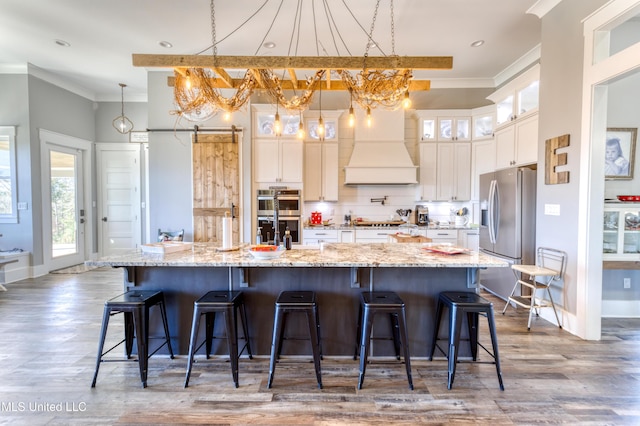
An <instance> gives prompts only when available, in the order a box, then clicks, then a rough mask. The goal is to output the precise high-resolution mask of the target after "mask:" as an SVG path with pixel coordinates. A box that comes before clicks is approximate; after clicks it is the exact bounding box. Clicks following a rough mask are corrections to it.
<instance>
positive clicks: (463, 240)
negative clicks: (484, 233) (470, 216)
mask: <svg viewBox="0 0 640 426" xmlns="http://www.w3.org/2000/svg"><path fill="white" fill-rule="evenodd" d="M458 246H459V247H464V248H468V249H469V250H473V251H478V249H479V248H480V230H479V229H459V230H458Z"/></svg>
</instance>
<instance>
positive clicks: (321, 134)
mask: <svg viewBox="0 0 640 426" xmlns="http://www.w3.org/2000/svg"><path fill="white" fill-rule="evenodd" d="M319 106H320V116H319V117H318V139H320V140H321V141H324V120H323V119H322V80H320V100H319Z"/></svg>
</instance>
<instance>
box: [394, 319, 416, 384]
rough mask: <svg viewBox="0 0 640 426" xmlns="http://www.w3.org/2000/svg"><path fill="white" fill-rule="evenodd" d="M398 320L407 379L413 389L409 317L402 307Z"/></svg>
mask: <svg viewBox="0 0 640 426" xmlns="http://www.w3.org/2000/svg"><path fill="white" fill-rule="evenodd" d="M396 320H397V321H398V329H399V331H400V341H401V342H402V346H403V349H404V364H405V366H406V368H407V380H408V381H409V389H411V390H413V378H412V377H411V356H410V355H409V338H408V337H407V318H406V314H405V310H404V309H402V312H401V314H400V315H396Z"/></svg>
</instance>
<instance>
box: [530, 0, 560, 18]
mask: <svg viewBox="0 0 640 426" xmlns="http://www.w3.org/2000/svg"><path fill="white" fill-rule="evenodd" d="M561 1H562V0H538V1H537V2H536V3H535V4H534V5H533V6H531V7H530V8H529V9H528V10H527V13H531V14H532V15H536V16H537V17H538V18H540V19H542V17H543V16H544V15H546V14H547V13H549V11H550V10H551V9H553V8H554V7H556V6H557V5H558V4H560V2H561Z"/></svg>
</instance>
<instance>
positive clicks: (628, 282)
mask: <svg viewBox="0 0 640 426" xmlns="http://www.w3.org/2000/svg"><path fill="white" fill-rule="evenodd" d="M623 282H624V288H631V278H625V279H624V280H623Z"/></svg>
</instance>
